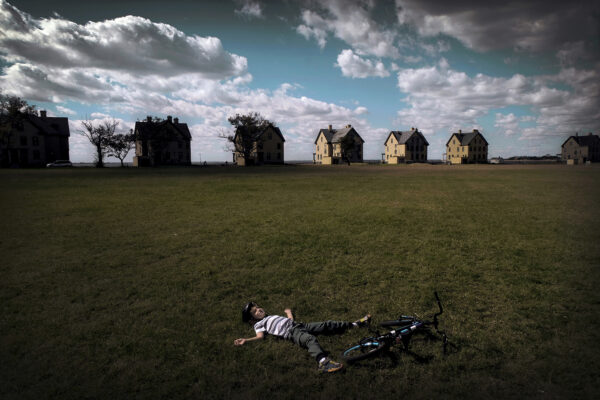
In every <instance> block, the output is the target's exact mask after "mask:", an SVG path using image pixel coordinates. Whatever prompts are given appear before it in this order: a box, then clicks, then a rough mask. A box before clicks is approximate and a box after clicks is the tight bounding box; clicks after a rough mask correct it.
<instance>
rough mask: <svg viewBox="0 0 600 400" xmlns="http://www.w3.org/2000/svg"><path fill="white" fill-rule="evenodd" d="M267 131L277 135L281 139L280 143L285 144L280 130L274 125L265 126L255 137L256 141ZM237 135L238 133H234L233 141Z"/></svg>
mask: <svg viewBox="0 0 600 400" xmlns="http://www.w3.org/2000/svg"><path fill="white" fill-rule="evenodd" d="M269 129H271V130H272V131H273V132H275V133H276V134H277V135H279V137H280V138H281V141H282V142H285V138H284V137H283V134H282V133H281V130H280V129H279V128H278V127H276V126H275V125H273V124H271V125H267V126H266V127H265V128H264V129H263V130H262V131H261V132H259V133H258V136H257V137H256V139H257V140H258V139H260V137H261V136H262V135H264V134H265V133H266V132H267V131H269ZM237 135H238V131H237V130H236V131H235V135H234V136H233V140H234V141H235V140H236V139H235V138H236V137H237Z"/></svg>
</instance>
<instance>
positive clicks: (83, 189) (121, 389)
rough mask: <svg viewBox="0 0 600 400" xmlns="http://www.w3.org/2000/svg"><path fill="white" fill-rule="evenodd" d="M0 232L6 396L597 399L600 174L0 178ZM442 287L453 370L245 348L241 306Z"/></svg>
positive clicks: (349, 304)
mask: <svg viewBox="0 0 600 400" xmlns="http://www.w3.org/2000/svg"><path fill="white" fill-rule="evenodd" d="M0 224H1V225H0V226H1V231H0V251H1V255H2V256H1V260H2V261H1V262H0V274H1V279H2V281H1V282H2V283H1V286H0V306H1V312H0V360H2V361H1V362H0V397H1V398H2V399H38V398H56V399H81V398H127V399H131V398H149V399H155V398H165V399H178V398H194V397H196V398H240V399H242V398H259V397H260V398H268V397H275V398H288V397H289V398H370V397H371V398H375V397H377V398H391V397H392V396H396V397H397V396H410V397H411V398H417V399H419V398H424V399H425V398H432V397H434V396H436V397H441V398H465V397H466V398H485V397H495V398H540V399H563V398H578V399H585V398H588V399H594V398H598V397H599V396H600V389H599V388H598V383H599V381H600V361H599V359H600V333H599V332H598V328H599V327H600V293H599V292H600V290H599V289H600V285H599V283H600V279H599V278H600V270H599V268H600V246H599V245H598V244H599V243H600V231H599V228H598V227H599V225H600V166H596V165H592V166H575V167H572V166H571V167H569V166H564V165H556V166H554V165H549V166H503V165H500V166H490V165H481V166H453V167H452V166H444V165H439V166H421V165H408V166H358V165H355V166H351V167H347V166H333V167H316V166H283V167H261V168H247V169H243V168H222V167H211V168H181V169H180V168H173V169H133V168H125V169H118V168H114V169H106V170H96V169H83V168H76V169H69V170H0ZM434 290H437V291H438V292H439V293H440V296H441V297H442V300H443V301H444V303H445V307H446V313H445V314H444V315H443V317H444V318H442V320H441V321H442V327H443V328H445V329H446V331H447V332H448V334H449V336H450V339H451V340H452V342H453V343H454V344H456V345H457V346H458V350H457V351H455V352H453V353H452V354H449V355H447V356H446V357H443V356H442V354H441V345H440V344H439V343H424V342H415V343H414V346H413V350H414V351H415V352H416V353H418V354H420V355H422V356H423V358H424V359H426V360H427V361H423V360H421V359H419V358H415V357H412V356H410V355H407V354H404V353H402V352H400V351H399V348H395V349H394V350H392V354H393V355H394V356H395V357H382V358H379V359H375V360H369V361H365V362H364V363H361V364H358V365H355V366H350V367H348V368H347V369H346V370H345V371H344V372H343V373H339V374H335V375H331V376H323V375H320V374H318V372H317V369H316V363H315V362H314V361H313V360H312V359H310V358H309V356H308V354H307V353H306V352H305V351H304V350H302V349H300V348H297V347H295V346H294V345H293V344H291V343H290V342H285V341H279V340H275V339H273V338H269V339H267V340H265V341H263V342H258V343H250V344H247V345H245V346H242V347H234V346H233V340H234V339H235V338H238V337H248V336H252V335H253V331H252V329H251V328H250V327H249V326H247V325H243V324H242V323H241V321H240V309H241V306H242V305H243V304H244V303H245V302H247V301H248V300H250V299H253V300H255V301H257V302H259V303H260V304H261V305H263V306H264V307H265V308H266V309H267V311H268V312H270V313H278V314H283V309H284V308H286V307H291V308H292V309H293V310H294V312H295V315H296V318H297V319H298V320H301V321H307V322H308V321H318V320H323V319H341V320H354V319H356V318H357V317H359V316H362V315H364V314H365V313H366V312H370V313H372V314H373V315H374V322H377V321H380V320H384V319H390V318H393V317H396V316H397V315H399V314H400V313H404V314H406V313H415V312H416V313H418V314H420V315H425V316H426V315H428V314H431V313H432V312H434V311H435V303H434V299H433V291H434ZM366 334H367V330H366V329H360V330H353V331H350V332H348V333H346V334H344V335H342V336H332V337H323V338H321V340H320V342H321V344H322V345H323V347H324V348H325V349H327V350H329V351H330V352H331V354H332V355H333V356H334V358H337V357H338V355H339V353H340V352H341V351H342V350H343V349H344V348H345V347H347V346H348V345H350V344H352V343H353V342H355V341H356V340H358V339H359V338H360V337H361V336H363V335H366Z"/></svg>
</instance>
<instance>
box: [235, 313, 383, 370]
mask: <svg viewBox="0 0 600 400" xmlns="http://www.w3.org/2000/svg"><path fill="white" fill-rule="evenodd" d="M284 312H285V315H287V317H282V316H279V315H268V314H267V313H266V312H265V310H264V309H262V308H261V307H259V306H258V305H257V304H256V303H254V302H250V303H248V304H246V305H245V306H244V308H243V309H242V321H243V322H244V323H250V325H252V327H253V328H254V330H255V331H256V336H255V337H251V338H246V339H244V338H241V339H235V340H234V341H233V344H234V345H236V346H242V345H243V344H245V343H246V342H252V341H255V340H262V339H264V337H265V333H267V334H269V335H273V336H278V337H281V338H283V339H287V340H291V341H292V342H294V343H295V344H297V345H298V346H301V347H304V348H306V349H307V350H308V353H309V354H310V355H311V356H313V357H314V358H315V360H317V362H318V363H319V371H321V372H335V371H339V370H341V369H342V368H343V365H342V364H341V363H338V362H335V361H333V360H331V359H330V358H329V357H327V356H326V353H325V351H324V350H323V349H322V348H321V346H320V345H319V342H318V341H317V338H316V337H315V335H319V334H341V333H344V332H345V331H347V330H348V329H351V328H357V327H359V326H364V325H367V324H369V323H370V322H371V315H370V314H367V315H365V316H364V317H362V318H361V319H359V320H357V321H354V322H345V321H323V322H310V323H301V322H296V321H294V316H293V315H292V310H291V309H289V308H286V309H285V310H284Z"/></svg>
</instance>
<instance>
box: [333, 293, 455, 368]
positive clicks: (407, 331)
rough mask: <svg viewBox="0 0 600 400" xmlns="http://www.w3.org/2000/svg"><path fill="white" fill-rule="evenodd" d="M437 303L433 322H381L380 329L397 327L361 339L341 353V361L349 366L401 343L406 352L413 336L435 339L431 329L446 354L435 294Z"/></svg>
mask: <svg viewBox="0 0 600 400" xmlns="http://www.w3.org/2000/svg"><path fill="white" fill-rule="evenodd" d="M433 294H434V295H435V299H436V301H437V304H438V307H439V311H438V312H437V313H435V314H434V315H433V321H426V320H421V319H419V318H418V317H417V316H409V315H401V316H400V317H399V318H398V319H395V320H391V321H383V322H381V323H380V324H379V326H381V327H397V328H395V329H393V330H391V331H390V332H388V333H386V334H383V335H380V334H379V332H376V336H372V337H366V338H363V339H361V340H360V341H359V342H358V344H356V345H354V346H352V347H349V348H348V349H346V350H344V352H342V356H341V357H342V360H344V361H345V362H347V363H348V364H351V363H353V362H355V361H360V360H364V359H366V358H370V357H374V356H375V355H378V354H380V353H382V352H384V351H387V350H388V349H389V348H390V347H392V346H393V345H395V344H399V343H402V344H403V345H404V350H405V351H407V352H408V346H409V344H410V340H411V339H412V337H413V336H414V335H415V334H424V335H425V336H427V337H428V338H430V339H433V338H436V337H435V335H434V334H433V333H432V332H431V327H433V328H434V329H435V331H436V332H437V333H438V334H439V335H440V336H441V340H442V343H443V352H444V354H446V353H447V347H448V336H447V335H446V333H445V332H444V331H441V330H439V328H438V325H439V321H438V316H440V315H442V313H443V312H444V309H443V307H442V302H441V301H440V298H439V296H438V294H437V292H434V293H433Z"/></svg>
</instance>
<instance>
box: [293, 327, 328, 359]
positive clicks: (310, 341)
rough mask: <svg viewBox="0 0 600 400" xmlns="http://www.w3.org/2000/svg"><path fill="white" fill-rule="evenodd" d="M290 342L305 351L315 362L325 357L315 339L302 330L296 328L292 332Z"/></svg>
mask: <svg viewBox="0 0 600 400" xmlns="http://www.w3.org/2000/svg"><path fill="white" fill-rule="evenodd" d="M292 341H293V342H294V343H295V344H297V345H298V346H300V347H304V348H305V349H307V350H308V353H309V354H310V355H311V356H312V357H314V358H315V360H317V361H320V360H321V359H322V358H323V357H325V351H324V350H323V348H322V347H321V345H320V344H319V341H318V340H317V338H316V337H315V336H314V335H311V334H310V333H309V332H308V331H306V330H305V329H303V328H299V327H298V328H294V329H293V330H292Z"/></svg>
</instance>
